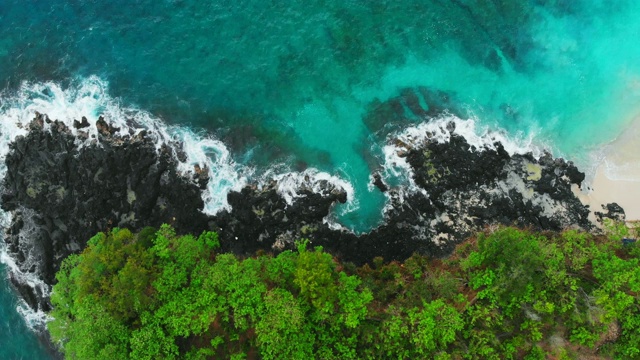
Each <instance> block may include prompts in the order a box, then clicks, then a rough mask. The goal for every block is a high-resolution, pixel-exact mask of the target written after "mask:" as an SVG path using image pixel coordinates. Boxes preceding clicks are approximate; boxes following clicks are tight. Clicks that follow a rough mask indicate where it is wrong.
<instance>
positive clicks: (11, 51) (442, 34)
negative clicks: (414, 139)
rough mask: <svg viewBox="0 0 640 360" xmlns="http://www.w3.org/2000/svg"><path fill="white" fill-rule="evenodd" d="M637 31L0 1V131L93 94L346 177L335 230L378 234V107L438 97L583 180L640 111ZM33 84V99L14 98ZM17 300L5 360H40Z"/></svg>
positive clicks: (442, 5) (178, 4)
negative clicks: (537, 147) (573, 167)
mask: <svg viewBox="0 0 640 360" xmlns="http://www.w3.org/2000/svg"><path fill="white" fill-rule="evenodd" d="M638 19H640V2H637V1H632V0H618V1H604V0H589V1H587V0H574V1H565V0H549V1H544V0H530V1H524V0H523V1H513V0H475V1H473V0H452V1H437V0H433V1H428V0H422V1H410V0H404V1H392V0H384V1H352V0H350V1H330V0H324V1H323V0H314V1H312V0H305V1H301V0H292V1H284V2H282V1H264V0H236V1H211V2H206V1H196V0H182V1H181V0H173V1H168V0H166V1H163V0H155V1H150V0H136V1H132V0H129V1H122V0H112V1H99V0H94V1H61V0H47V1H37V0H1V1H0V89H3V93H2V96H1V97H0V121H8V120H6V119H7V118H8V115H7V114H9V113H10V112H11V111H12V110H15V107H20V106H21V104H22V105H24V102H16V101H15V99H16V98H22V99H23V100H24V98H25V97H26V98H29V97H33V98H37V99H44V100H42V101H44V102H47V101H48V102H49V103H48V105H47V106H54V105H55V106H58V107H61V106H71V105H69V104H78V103H79V102H71V103H69V104H68V103H64V102H61V103H55V104H54V102H55V101H54V100H52V99H54V98H53V97H49V96H48V94H44V95H43V94H35V95H34V94H33V92H36V93H37V92H38V91H41V89H42V88H43V87H38V86H36V85H37V84H42V83H44V82H46V81H52V82H54V83H55V84H57V85H56V86H59V87H60V88H61V89H71V90H73V89H75V88H81V87H82V86H83V84H85V83H86V82H87V81H89V80H87V79H94V80H92V81H95V79H99V80H100V83H101V84H104V85H101V86H99V89H98V92H97V93H91V94H90V96H92V97H95V98H99V97H100V96H105V97H108V99H109V101H107V102H106V103H102V102H100V101H97V102H96V104H97V105H96V106H94V107H93V108H92V109H93V111H94V112H96V113H98V112H100V110H101V108H102V107H106V106H107V105H105V104H107V103H108V104H110V105H113V104H114V103H117V104H120V105H122V106H123V107H135V108H138V109H141V110H144V111H146V112H148V113H149V114H151V115H152V116H154V117H156V118H159V119H161V120H162V121H164V122H165V123H167V124H174V125H184V126H188V127H190V128H191V129H196V130H198V131H200V130H201V131H208V132H209V133H210V134H213V135H214V136H215V137H216V138H217V139H220V140H222V141H224V142H225V143H226V145H227V147H228V148H229V150H230V151H231V156H232V158H233V159H234V161H235V162H237V163H238V164H242V165H246V166H247V167H251V168H253V169H255V171H254V172H253V176H259V175H260V174H262V173H264V172H265V171H266V170H267V169H269V168H270V167H271V166H272V165H274V164H282V163H284V164H286V165H288V166H289V169H290V170H302V169H304V168H305V167H314V168H317V169H319V170H321V171H325V172H328V173H329V174H332V175H336V176H339V177H341V178H343V179H345V180H348V181H349V182H350V183H351V184H352V186H353V189H354V191H355V193H354V194H355V199H354V202H352V203H351V204H350V205H348V206H343V207H338V208H336V211H335V212H336V216H337V219H338V221H339V222H340V223H342V224H343V225H345V226H347V227H349V228H352V229H354V230H356V231H366V230H368V229H370V228H371V227H372V226H374V225H375V224H376V223H377V222H378V221H380V210H381V208H382V206H383V204H384V201H385V198H384V196H382V195H381V194H380V193H379V192H376V191H371V190H370V189H369V187H368V184H369V174H370V173H371V171H372V170H377V169H379V168H380V167H381V166H382V158H383V156H382V149H381V146H382V145H383V143H382V142H381V139H380V132H378V133H376V131H382V130H380V129H381V128H382V129H383V130H384V126H382V127H380V126H378V127H376V126H374V125H372V124H378V125H380V124H382V125H384V124H385V120H386V119H385V117H384V116H385V114H384V113H382V114H377V113H376V114H377V115H375V116H374V115H372V109H374V108H375V104H377V103H379V102H385V101H388V100H390V99H393V98H396V97H398V96H401V95H402V94H407V93H409V94H411V93H413V94H420V92H419V89H420V88H421V87H422V88H427V89H429V90H430V91H432V92H433V93H435V92H437V91H440V92H442V93H444V94H446V95H447V97H448V98H449V99H450V101H451V103H453V104H454V105H455V107H456V108H457V109H462V110H463V112H464V113H465V114H467V116H472V117H473V118H474V119H476V121H477V122H478V124H480V125H482V126H488V127H491V128H499V129H503V130H504V131H506V132H507V133H508V134H509V135H510V136H512V137H521V138H526V137H527V136H534V142H536V143H538V144H542V145H543V146H546V147H548V148H550V149H551V150H552V151H553V152H554V153H555V154H556V155H561V156H566V157H569V158H571V159H574V160H575V161H576V162H578V164H580V165H582V166H583V168H589V166H591V164H590V161H591V160H590V159H591V157H590V155H589V154H591V152H592V151H594V149H597V147H598V146H599V145H600V144H602V143H605V142H607V141H610V140H611V139H613V138H615V136H617V135H618V134H619V132H620V131H622V129H623V128H624V126H625V125H626V124H627V123H628V122H629V120H630V119H631V118H632V117H633V116H634V115H636V113H637V112H638V109H640V106H639V105H640V104H639V102H640V20H638ZM25 82H28V83H29V84H31V87H29V89H31V90H33V89H39V90H33V91H31V90H30V91H31V93H30V92H29V91H27V92H26V93H21V94H18V95H16V94H17V93H16V91H17V90H19V89H20V88H21V87H24V86H25ZM34 84H36V85H34ZM46 87H47V86H45V87H44V88H46ZM50 87H51V86H49V88H50ZM71 90H70V91H71ZM102 92H104V93H106V94H107V95H101V94H102ZM418 97H420V96H418ZM405 99H406V96H405ZM403 101H404V103H403V104H404V105H403V106H404V107H405V110H406V108H407V104H406V100H403ZM419 101H420V103H421V104H423V105H424V102H425V99H419ZM32 102H35V101H32ZM401 103H402V102H401ZM16 104H17V105H16ZM36 105H37V104H36ZM74 106H75V105H74ZM76 110H77V109H76ZM407 112H408V110H407ZM93 115H96V114H93ZM372 117H373V118H374V119H373V120H372ZM376 117H377V118H376ZM413 121H415V122H419V121H424V119H420V118H415V119H413ZM383 135H384V132H383ZM382 137H384V136H382ZM0 145H1V144H0ZM211 154H212V155H211V156H216V154H218V155H219V153H215V154H213V153H211ZM354 209H355V210H354ZM7 289H8V288H7V286H6V285H3V286H2V287H1V288H0V305H1V309H2V313H1V315H2V317H0V321H2V324H1V327H0V358H2V359H4V358H19V356H20V355H18V354H23V353H20V352H19V351H22V350H19V349H26V350H24V351H27V350H28V351H37V349H38V345H37V341H36V340H35V337H34V336H32V335H31V334H30V333H29V332H28V331H27V330H26V327H25V326H23V324H21V323H20V322H19V321H18V320H17V319H19V318H18V317H17V314H16V313H15V311H13V310H12V309H15V307H16V303H15V301H16V300H15V297H12V296H13V295H11V294H10V293H9V292H8V291H7ZM6 324H11V325H10V327H6V326H5V325H6ZM24 354H25V355H24V356H23V358H38V357H44V355H43V354H44V353H42V352H40V353H38V354H39V355H36V354H35V353H24Z"/></svg>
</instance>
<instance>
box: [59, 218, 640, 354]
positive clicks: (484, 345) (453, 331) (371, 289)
mask: <svg viewBox="0 0 640 360" xmlns="http://www.w3.org/2000/svg"><path fill="white" fill-rule="evenodd" d="M605 229H606V235H591V234H589V233H586V232H580V231H575V230H570V231H564V232H560V233H558V232H535V231H531V230H520V229H516V228H496V229H487V230H485V231H484V232H480V233H478V234H477V235H476V236H473V237H470V238H469V239H467V240H466V241H464V242H462V243H461V244H459V245H458V246H457V247H456V249H455V251H454V253H453V254H452V256H450V257H449V258H446V259H437V258H430V257H428V256H423V255H418V254H414V255H413V256H411V257H410V258H408V259H407V260H405V261H404V262H398V261H391V262H385V261H384V259H382V258H376V259H374V261H373V263H372V264H366V265H364V266H360V267H357V266H355V265H354V264H352V263H348V262H341V261H340V260H339V259H338V258H335V257H332V256H331V255H330V254H328V253H325V252H324V251H323V249H322V248H321V247H316V248H312V247H311V245H310V244H309V243H308V241H306V240H299V241H298V242H297V250H295V251H290V250H287V251H284V252H282V253H280V254H278V255H277V256H276V255H273V254H269V253H265V252H262V251H261V252H258V253H257V254H256V255H254V256H251V257H236V256H235V255H232V254H225V253H219V252H218V250H219V248H220V242H219V240H218V234H216V233H214V232H204V233H202V234H201V235H200V236H197V237H196V236H192V235H185V236H178V235H176V234H175V231H174V230H173V229H172V228H171V227H170V226H168V225H163V226H162V227H161V228H160V229H159V230H158V231H156V230H155V229H153V228H145V229H144V230H142V231H141V232H139V233H137V234H133V233H131V232H130V231H129V230H127V229H119V228H115V229H113V230H112V231H111V232H109V233H99V234H97V235H96V236H94V237H93V238H92V239H91V240H90V241H89V243H88V247H87V248H86V249H85V250H84V251H83V252H82V253H81V254H79V255H71V256H70V257H69V258H67V259H66V260H65V261H64V263H63V265H62V267H61V270H60V271H59V272H58V274H57V275H56V277H57V279H58V283H57V285H55V286H54V289H53V294H52V303H53V305H54V309H53V312H52V315H53V317H54V319H55V320H53V321H52V322H50V323H49V325H48V328H49V329H50V332H51V335H52V337H53V339H54V340H55V341H56V343H57V344H59V345H60V346H62V351H63V352H64V353H65V355H66V356H67V357H69V358H77V359H119V358H134V359H156V358H166V359H171V358H181V359H205V358H230V359H257V358H262V359H279V358H287V359H310V358H319V359H320V358H322V359H379V358H389V359H392V358H395V359H412V358H433V359H474V358H482V359H545V358H554V359H577V358H584V357H585V356H590V358H591V357H593V358H596V357H597V358H633V357H637V356H639V355H640V321H639V320H638V319H640V302H639V300H638V294H639V293H640V272H638V268H639V265H640V263H639V262H640V247H638V245H637V243H635V242H632V241H625V240H624V239H625V238H627V237H630V236H635V234H632V233H630V232H629V229H628V228H627V227H625V226H624V224H622V223H619V222H613V221H605Z"/></svg>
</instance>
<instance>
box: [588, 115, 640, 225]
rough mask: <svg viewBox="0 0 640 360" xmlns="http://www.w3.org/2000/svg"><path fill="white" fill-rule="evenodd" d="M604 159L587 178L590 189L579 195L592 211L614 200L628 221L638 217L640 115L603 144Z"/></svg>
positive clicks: (639, 201)
mask: <svg viewBox="0 0 640 360" xmlns="http://www.w3.org/2000/svg"><path fill="white" fill-rule="evenodd" d="M602 155H603V158H602V160H601V161H600V163H599V164H598V166H597V168H596V171H595V174H593V176H592V178H591V179H587V180H588V183H587V186H588V187H589V188H590V189H589V190H587V191H585V192H583V193H582V194H580V198H581V200H582V201H583V202H584V203H586V204H589V205H590V206H591V210H592V211H602V207H601V205H602V204H607V203H612V202H616V203H618V205H620V206H622V208H623V209H624V210H625V213H626V215H627V220H628V221H632V220H640V116H637V117H636V118H635V119H634V120H633V121H632V122H631V124H630V125H629V126H628V127H627V128H626V129H625V130H624V131H623V132H622V134H620V136H618V138H617V139H615V140H614V141H612V142H611V143H609V144H607V145H605V146H604V148H603V149H602Z"/></svg>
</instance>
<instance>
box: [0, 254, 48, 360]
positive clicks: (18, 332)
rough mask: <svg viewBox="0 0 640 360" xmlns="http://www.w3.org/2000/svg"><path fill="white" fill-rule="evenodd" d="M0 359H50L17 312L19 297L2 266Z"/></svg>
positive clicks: (0, 267)
mask: <svg viewBox="0 0 640 360" xmlns="http://www.w3.org/2000/svg"><path fill="white" fill-rule="evenodd" d="M0 276H1V277H2V279H3V280H2V281H1V282H0V359H25V360H31V359H34V360H36V359H49V358H50V357H49V354H48V353H47V350H46V348H45V347H44V346H43V345H42V344H41V343H40V341H39V340H38V337H37V336H36V334H35V333H33V332H32V331H30V330H29V328H28V327H27V325H26V324H25V321H24V319H23V318H22V317H21V316H20V314H19V313H18V312H17V311H16V308H17V307H18V306H20V305H19V300H18V297H17V295H16V294H15V293H14V292H13V291H12V289H10V288H9V282H8V279H7V272H6V267H5V266H4V265H2V264H0Z"/></svg>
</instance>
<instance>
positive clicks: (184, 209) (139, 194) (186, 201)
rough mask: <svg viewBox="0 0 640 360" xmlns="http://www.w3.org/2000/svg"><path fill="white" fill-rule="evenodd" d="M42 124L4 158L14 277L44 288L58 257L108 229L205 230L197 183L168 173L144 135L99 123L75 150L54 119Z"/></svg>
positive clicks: (164, 156) (164, 157) (164, 158)
mask: <svg viewBox="0 0 640 360" xmlns="http://www.w3.org/2000/svg"><path fill="white" fill-rule="evenodd" d="M46 120H47V119H46V117H45V116H44V115H38V116H37V117H36V118H35V119H34V120H33V121H32V122H31V123H30V124H29V128H30V129H31V131H30V132H29V134H28V135H27V136H26V137H19V138H17V139H16V140H15V141H14V142H13V143H12V144H11V152H10V153H9V155H8V156H7V159H6V166H7V175H6V177H5V179H4V183H3V185H4V193H3V194H2V208H3V209H4V210H5V211H11V212H13V214H14V216H13V219H14V220H13V224H12V226H11V228H10V229H9V231H8V234H7V235H8V236H6V237H5V241H6V242H7V244H8V248H9V251H10V252H11V253H12V255H13V256H14V258H15V259H16V260H17V261H18V266H19V267H20V268H21V270H22V272H25V273H34V274H35V275H37V276H38V277H40V278H41V279H43V280H44V282H45V283H46V284H49V285H51V284H53V283H54V281H55V279H54V275H55V272H56V271H57V270H58V269H59V266H60V263H61V261H62V259H64V258H65V257H66V256H68V255H69V254H71V253H74V252H78V251H80V250H82V249H83V248H84V247H85V245H86V242H87V240H88V239H89V238H90V237H91V236H93V235H95V234H96V233H97V232H99V231H105V230H108V229H110V228H113V227H127V228H130V229H132V230H139V229H141V228H142V227H144V226H159V225H161V224H162V223H169V224H172V225H173V226H175V228H176V229H177V230H178V231H180V232H194V233H198V232H201V231H203V230H205V229H206V228H207V221H208V219H207V217H206V216H205V215H204V214H203V213H202V212H201V209H202V208H203V206H204V204H203V201H202V199H201V193H200V188H199V185H198V184H195V183H194V182H193V181H190V180H187V179H185V178H184V177H182V176H181V175H179V174H178V173H177V172H176V162H175V160H174V159H173V158H172V156H171V155H170V151H169V149H165V150H164V151H160V152H158V151H156V149H155V146H154V144H153V143H152V142H151V140H148V139H146V138H145V137H137V138H135V139H123V138H121V137H117V136H115V135H112V134H113V133H115V132H116V131H117V130H116V128H114V127H113V126H111V125H110V124H107V123H106V121H104V119H101V120H100V121H99V123H98V127H99V129H100V131H101V132H102V135H101V139H100V141H99V142H98V141H97V140H93V142H92V143H91V144H89V145H86V146H84V147H82V149H80V147H79V145H78V144H77V143H76V137H75V136H73V135H71V132H70V131H69V129H68V128H67V127H66V126H65V125H64V124H63V123H62V122H57V121H53V122H50V121H49V122H47V121H46ZM44 123H49V128H50V130H46V129H43V124H44ZM199 176H203V175H202V174H200V175H199ZM199 181H200V182H201V181H202V179H200V180H199ZM25 233H28V234H29V236H24V234H25ZM12 280H13V283H14V284H15V285H17V286H18V288H19V289H20V292H21V294H22V295H23V298H25V299H27V300H28V302H29V303H30V305H31V306H32V307H34V308H40V309H43V310H47V309H48V304H47V299H44V298H42V296H41V294H34V295H33V296H32V295H29V294H25V292H27V291H30V290H29V289H27V288H25V287H24V286H22V284H20V281H19V279H17V278H15V277H12ZM31 291H32V292H33V291H35V290H31ZM34 298H37V299H38V300H37V303H38V306H34V301H35V300H34Z"/></svg>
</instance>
